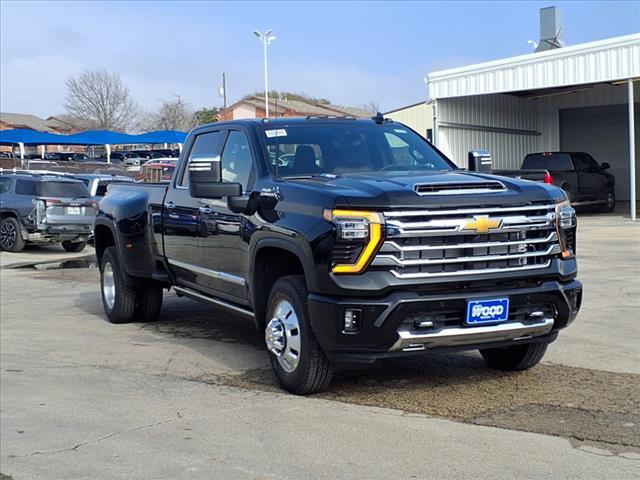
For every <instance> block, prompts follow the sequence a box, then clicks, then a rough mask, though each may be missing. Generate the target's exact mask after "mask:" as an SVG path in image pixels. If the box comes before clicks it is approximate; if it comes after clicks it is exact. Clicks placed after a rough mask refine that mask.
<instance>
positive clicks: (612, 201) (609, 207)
mask: <svg viewBox="0 0 640 480" xmlns="http://www.w3.org/2000/svg"><path fill="white" fill-rule="evenodd" d="M615 208H616V194H615V191H614V190H609V191H608V192H607V197H606V202H605V203H604V204H602V206H601V207H600V208H599V210H600V211H601V212H607V213H609V212H613V210H614V209H615Z"/></svg>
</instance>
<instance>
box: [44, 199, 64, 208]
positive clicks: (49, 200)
mask: <svg viewBox="0 0 640 480" xmlns="http://www.w3.org/2000/svg"><path fill="white" fill-rule="evenodd" d="M45 203H46V204H47V207H48V206H49V205H55V204H56V203H62V200H58V199H57V198H47V199H46V200H45Z"/></svg>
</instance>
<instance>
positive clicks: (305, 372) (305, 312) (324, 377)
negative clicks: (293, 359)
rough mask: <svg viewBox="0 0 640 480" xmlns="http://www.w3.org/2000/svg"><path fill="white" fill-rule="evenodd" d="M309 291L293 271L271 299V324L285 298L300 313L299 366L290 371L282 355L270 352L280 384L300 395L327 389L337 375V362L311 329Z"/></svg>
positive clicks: (278, 286)
mask: <svg viewBox="0 0 640 480" xmlns="http://www.w3.org/2000/svg"><path fill="white" fill-rule="evenodd" d="M307 295H308V292H307V287H306V284H305V281H304V277H303V276H302V275H289V276H286V277H282V278H280V279H279V280H278V281H276V283H275V284H274V285H273V288H272V289H271V294H270V295H269V301H268V303H267V324H268V323H269V321H270V319H271V318H273V317H274V314H275V308H276V306H277V305H278V303H279V302H280V301H281V300H286V301H287V302H289V303H290V305H292V306H293V308H294V310H295V314H296V316H297V317H298V323H299V332H298V333H299V335H300V352H299V360H298V363H297V366H296V367H295V369H294V370H293V371H290V372H288V371H286V370H285V369H284V368H283V367H282V365H281V364H280V361H279V359H278V356H277V355H276V354H274V353H273V352H271V351H270V352H269V356H270V358H271V365H272V367H273V369H274V371H275V374H276V377H277V378H278V381H279V382H280V385H282V387H283V388H284V389H285V390H288V391H289V392H291V393H295V394H296V395H308V394H311V393H317V392H320V391H322V390H324V389H325V388H326V387H327V386H328V385H329V383H330V382H331V377H332V375H333V366H332V365H331V363H330V362H329V360H328V359H327V357H326V356H325V354H324V352H323V351H322V349H321V348H320V345H319V344H318V341H317V340H316V338H315V335H314V334H313V330H312V329H311V323H310V321H309V309H308V305H307Z"/></svg>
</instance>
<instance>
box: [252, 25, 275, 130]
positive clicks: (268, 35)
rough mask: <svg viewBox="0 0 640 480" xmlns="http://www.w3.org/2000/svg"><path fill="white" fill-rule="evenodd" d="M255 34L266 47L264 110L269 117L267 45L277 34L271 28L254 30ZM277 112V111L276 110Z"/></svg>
mask: <svg viewBox="0 0 640 480" xmlns="http://www.w3.org/2000/svg"><path fill="white" fill-rule="evenodd" d="M253 34H254V35H255V36H256V37H258V40H260V43H262V46H263V48H264V112H265V117H267V118H268V117H269V76H268V70H267V46H268V45H269V44H270V43H271V42H273V41H274V40H275V39H276V37H275V35H273V32H272V31H271V29H269V30H267V31H266V32H264V33H260V32H257V31H256V32H253ZM276 114H277V112H276Z"/></svg>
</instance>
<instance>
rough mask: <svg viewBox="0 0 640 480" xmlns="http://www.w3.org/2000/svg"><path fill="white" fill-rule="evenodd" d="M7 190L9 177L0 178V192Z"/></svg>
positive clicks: (9, 186) (9, 185)
mask: <svg viewBox="0 0 640 480" xmlns="http://www.w3.org/2000/svg"><path fill="white" fill-rule="evenodd" d="M9 190H11V179H10V178H0V194H2V193H7V192H8V191H9Z"/></svg>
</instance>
